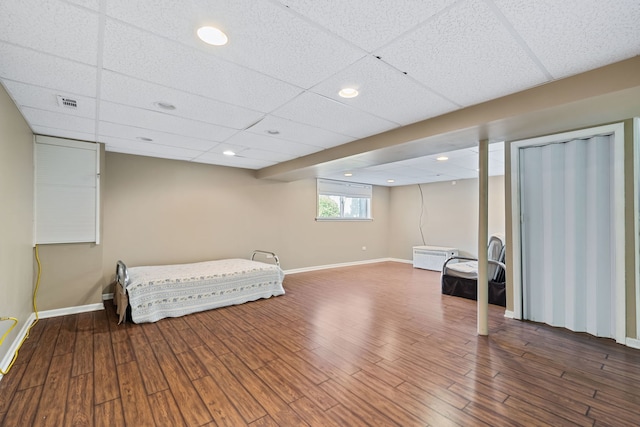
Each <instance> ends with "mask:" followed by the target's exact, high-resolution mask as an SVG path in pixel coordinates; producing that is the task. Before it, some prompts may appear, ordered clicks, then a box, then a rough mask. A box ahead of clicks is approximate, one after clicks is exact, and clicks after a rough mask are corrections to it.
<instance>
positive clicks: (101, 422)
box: [94, 398, 125, 427]
mask: <svg viewBox="0 0 640 427" xmlns="http://www.w3.org/2000/svg"><path fill="white" fill-rule="evenodd" d="M94 414H95V418H94V425H95V426H96V427H113V426H124V425H125V423H124V415H123V413H122V402H121V401H120V398H118V399H114V400H110V401H108V402H104V403H101V404H99V405H96V406H95V412H94Z"/></svg>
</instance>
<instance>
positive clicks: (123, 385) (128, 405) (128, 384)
mask: <svg viewBox="0 0 640 427" xmlns="http://www.w3.org/2000/svg"><path fill="white" fill-rule="evenodd" d="M117 372H118V384H119V385H120V396H121V402H122V411H123V413H124V420H125V422H126V423H127V424H129V425H136V426H151V427H153V426H155V423H154V421H153V415H152V413H151V408H150V406H149V399H148V397H147V392H146V391H145V389H144V384H143V383H142V375H140V371H139V369H138V363H137V362H129V363H124V364H122V365H118V367H117Z"/></svg>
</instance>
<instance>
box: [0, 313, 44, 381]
mask: <svg viewBox="0 0 640 427" xmlns="http://www.w3.org/2000/svg"><path fill="white" fill-rule="evenodd" d="M35 320H36V315H35V314H34V313H31V314H30V315H29V317H28V318H27V321H26V322H24V325H22V328H21V329H20V332H18V335H16V337H15V339H14V340H13V342H12V343H11V345H10V346H9V350H8V351H7V353H6V354H5V355H4V357H3V358H2V361H0V368H2V370H3V371H6V370H7V368H8V367H9V364H10V363H11V361H12V360H13V355H14V354H16V350H18V346H19V345H20V342H21V341H22V339H23V338H24V336H25V335H27V331H28V330H29V326H31V324H32V323H33V322H34V321H35ZM2 377H3V375H2V374H0V380H2Z"/></svg>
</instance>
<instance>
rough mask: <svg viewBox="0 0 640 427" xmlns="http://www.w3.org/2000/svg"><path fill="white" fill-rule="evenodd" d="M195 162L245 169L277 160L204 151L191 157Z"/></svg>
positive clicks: (266, 164) (272, 163)
mask: <svg viewBox="0 0 640 427" xmlns="http://www.w3.org/2000/svg"><path fill="white" fill-rule="evenodd" d="M193 161H194V162H197V163H208V164H213V165H220V166H231V167H235V168H245V169H262V168H266V167H267V166H271V165H274V164H276V163H277V162H274V161H269V160H258V159H248V158H244V157H239V156H225V155H222V154H218V153H211V152H209V153H204V154H202V155H200V156H198V157H196V158H194V159H193Z"/></svg>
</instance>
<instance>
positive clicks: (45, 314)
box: [38, 302, 104, 319]
mask: <svg viewBox="0 0 640 427" xmlns="http://www.w3.org/2000/svg"><path fill="white" fill-rule="evenodd" d="M100 310H104V304H103V303H101V302H99V303H97V304H87V305H78V306H75V307H65V308H57V309H55V310H45V311H39V312H38V317H39V318H40V319H48V318H50V317H58V316H67V315H69V314H78V313H87V312H89V311H100Z"/></svg>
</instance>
